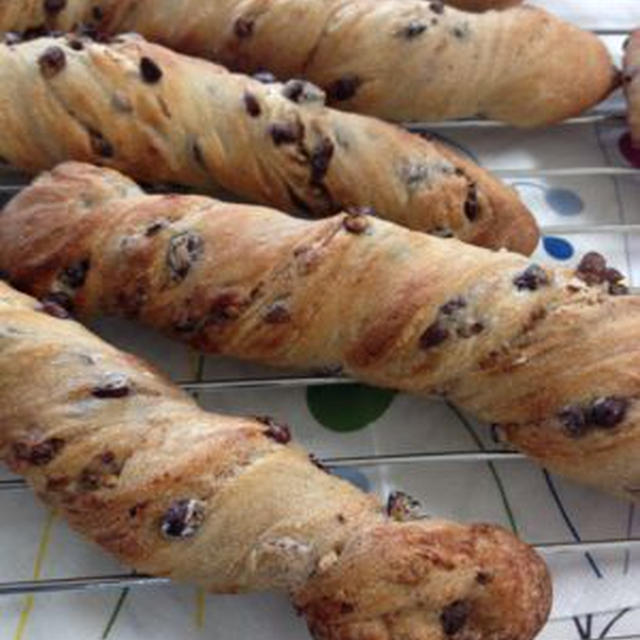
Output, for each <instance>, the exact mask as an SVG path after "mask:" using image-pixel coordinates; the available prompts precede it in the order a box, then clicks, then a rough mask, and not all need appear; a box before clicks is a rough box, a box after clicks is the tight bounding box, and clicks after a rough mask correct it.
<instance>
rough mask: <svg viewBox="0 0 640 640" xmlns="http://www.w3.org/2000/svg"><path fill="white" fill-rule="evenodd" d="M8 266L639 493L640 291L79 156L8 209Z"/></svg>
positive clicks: (583, 273) (54, 293) (2, 227)
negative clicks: (469, 425)
mask: <svg viewBox="0 0 640 640" xmlns="http://www.w3.org/2000/svg"><path fill="white" fill-rule="evenodd" d="M0 269H2V270H4V271H6V272H7V274H8V277H9V278H10V280H11V281H12V282H13V283H15V285H16V286H17V287H18V288H21V289H24V290H25V291H29V292H31V293H34V294H35V295H37V296H38V297H48V298H49V299H53V300H56V301H57V302H58V303H60V304H63V305H64V306H65V307H67V308H68V309H69V310H71V311H74V312H76V313H78V314H79V315H80V316H84V317H91V316H95V315H98V314H115V315H122V316H127V317H130V318H135V319H137V320H138V321H139V322H141V323H143V324H145V325H148V326H150V327H155V328H157V329H159V330H161V331H163V332H164V333H166V334H168V335H170V336H173V337H174V338H177V339H179V340H182V341H184V342H185V343H187V344H190V345H192V346H193V347H195V348H197V349H201V350H202V351H205V352H208V353H219V354H225V355H229V356H235V357H239V358H244V359H247V360H254V361H257V362H262V363H267V364H271V365H277V366H284V367H289V368H292V367H299V368H305V369H315V370H324V371H327V370H329V371H334V372H335V371H343V372H344V374H346V375H349V376H351V377H354V378H357V379H359V380H362V381H365V382H368V383H371V384H374V385H379V386H384V387H392V388H395V389H400V390H404V391H409V392H412V393H418V394H439V395H441V396H443V397H445V398H448V399H449V400H450V401H452V402H455V403H457V404H458V405H459V406H460V407H461V408H463V409H466V410H467V411H469V412H471V413H472V414H474V415H475V416H476V417H478V418H479V419H481V420H484V421H486V422H491V423H495V424H498V425H500V426H501V429H502V431H503V432H504V433H505V435H506V437H507V438H508V439H509V441H510V442H512V443H513V444H515V445H516V446H517V447H519V448H520V449H522V450H523V451H524V452H526V453H528V454H530V455H531V456H533V457H534V458H535V459H537V460H539V461H540V462H541V463H543V464H544V465H545V466H547V467H549V468H551V469H554V470H556V471H558V472H559V473H563V474H565V475H567V476H569V477H572V478H574V479H576V480H579V481H582V482H586V483H589V484H592V485H594V486H597V487H601V488H603V489H607V490H610V491H613V492H615V493H617V494H619V495H622V496H625V497H627V498H635V499H637V498H638V497H640V402H639V401H638V397H639V396H640V377H639V376H638V371H639V370H640V297H637V296H632V295H626V294H627V288H626V287H625V286H624V284H623V283H622V275H621V274H620V273H619V272H617V271H616V270H615V269H612V268H609V267H607V265H606V263H605V261H604V259H603V258H602V257H600V256H598V255H597V254H589V255H587V256H585V258H584V259H583V261H582V262H581V263H580V265H579V267H578V268H577V270H576V269H551V268H547V267H544V266H541V265H538V264H536V263H534V262H532V261H531V260H530V259H528V258H526V257H524V256H521V255H517V254H514V253H509V252H507V251H499V252H495V251H488V250H486V249H481V248H478V247H472V246H470V245H464V244H462V243H460V242H458V241H457V240H455V239H441V238H433V237H430V236H428V235H426V234H420V233H416V232H411V231H408V230H407V229H404V228H402V227H399V226H396V225H393V224H391V223H389V222H385V221H383V220H379V219H377V218H375V217H371V216H368V215H365V214H362V213H343V214H339V215H337V216H334V217H331V218H328V219H326V220H319V221H306V220H299V219H295V218H292V217H290V216H286V215H284V214H282V213H280V212H278V211H274V210H270V209H266V208H261V207H255V206H249V205H240V204H228V203H223V202H219V201H215V200H211V199H208V198H205V197H196V196H181V195H155V196H150V195H146V194H145V193H143V192H142V191H141V190H140V189H139V188H138V187H137V186H136V185H135V184H134V183H133V182H132V181H131V180H129V179H128V178H125V177H124V176H122V175H119V174H117V173H115V172H113V171H110V170H107V169H99V168H96V167H92V166H89V165H82V164H73V163H71V164H66V165H62V166H61V167H59V168H57V169H56V170H54V171H53V172H52V173H49V174H45V175H43V176H42V177H41V178H39V179H38V180H37V181H36V182H35V183H34V184H33V186H31V187H28V188H27V189H25V190H24V191H23V192H22V193H21V194H20V195H18V196H17V197H16V198H15V199H14V200H13V201H12V202H10V203H9V205H8V206H7V207H6V209H5V210H4V211H3V213H2V214H0Z"/></svg>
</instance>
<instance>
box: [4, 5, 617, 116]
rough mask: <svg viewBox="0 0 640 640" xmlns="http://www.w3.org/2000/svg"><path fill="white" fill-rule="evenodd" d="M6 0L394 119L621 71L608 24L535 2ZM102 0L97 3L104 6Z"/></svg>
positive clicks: (497, 106) (491, 104)
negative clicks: (480, 5)
mask: <svg viewBox="0 0 640 640" xmlns="http://www.w3.org/2000/svg"><path fill="white" fill-rule="evenodd" d="M44 4H46V3H43V0H4V2H2V5H1V6H0V29H5V30H9V29H19V30H21V29H25V28H28V27H34V26H36V27H37V26H44V27H45V28H54V29H61V30H63V31H67V30H69V29H70V28H73V27H74V26H77V25H78V24H80V23H82V22H85V23H88V24H89V25H90V29H93V30H97V31H99V32H106V33H119V32H122V31H135V32H138V33H141V34H142V35H144V36H145V37H146V38H148V39H149V40H154V41H157V42H160V43H162V44H165V45H167V46H170V47H171V48H173V49H175V50H178V51H182V52H184V53H190V54H193V55H198V56H201V57H205V58H210V59H212V60H215V61H216V62H219V63H221V64H224V65H226V66H227V67H229V68H232V69H234V70H236V71H242V72H251V73H253V72H255V71H257V70H259V69H267V70H269V71H271V72H273V73H275V74H276V76H278V77H279V78H282V79H289V78H300V77H305V78H307V79H308V80H310V81H312V82H314V83H315V84H317V85H318V86H320V87H322V88H323V89H325V90H326V92H327V94H328V96H329V99H330V101H331V103H332V104H333V105H335V106H337V107H340V108H344V109H346V110H349V111H357V112H360V113H365V114H369V115H376V116H378V117H382V118H385V119H389V120H399V121H434V120H442V119H448V118H462V117H466V116H475V115H484V116H487V117H488V118H492V119H497V120H502V121H504V122H508V123H510V124H514V125H519V126H540V125H546V124H549V123H552V122H557V121H560V120H564V119H565V118H569V117H571V116H574V115H576V114H578V113H580V112H582V111H584V110H585V109H588V108H589V107H591V106H592V105H594V104H596V103H598V102H600V101H601V100H602V99H603V98H604V97H605V96H606V95H607V94H608V93H609V92H610V91H611V90H612V89H613V88H615V87H616V86H618V84H619V78H618V74H617V72H615V70H614V68H613V63H612V60H611V58H610V56H609V54H608V52H607V50H606V48H605V46H604V45H603V43H602V42H601V41H600V40H599V38H598V37H597V36H595V35H594V34H592V33H590V32H587V31H583V30H580V29H579V28H577V27H575V26H573V25H571V24H568V23H566V22H563V21H562V20H560V19H558V18H556V17H555V16H552V15H551V14H549V13H547V12H545V11H544V10H542V9H538V8H534V7H531V6H522V7H514V8H512V9H509V10H506V11H489V12H486V13H466V12H461V11H458V10H457V9H454V8H451V7H444V5H443V4H442V3H441V2H439V1H438V0H436V1H435V2H425V1H424V0H403V1H402V2H398V1H397V0H350V1H347V2H345V0H276V1H274V0H271V1H270V2H265V0H243V1H242V2H240V1H239V0H208V1H203V0H190V1H187V0H183V1H182V2H175V0H102V1H99V0H91V1H89V0H67V2H66V6H65V8H64V9H62V10H61V11H57V12H49V13H47V12H46V11H45V9H44ZM96 7H97V12H96Z"/></svg>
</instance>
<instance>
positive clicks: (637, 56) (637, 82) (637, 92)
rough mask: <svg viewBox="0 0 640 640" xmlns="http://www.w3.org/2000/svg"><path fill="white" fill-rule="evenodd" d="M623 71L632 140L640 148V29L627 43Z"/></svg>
mask: <svg viewBox="0 0 640 640" xmlns="http://www.w3.org/2000/svg"><path fill="white" fill-rule="evenodd" d="M623 71H624V75H623V80H624V85H625V94H626V96H627V109H628V114H627V119H628V121H629V128H630V129H631V140H632V142H633V144H634V146H637V147H640V29H638V30H637V31H634V32H633V33H632V34H631V37H630V38H629V40H628V41H627V42H626V43H625V53H624V69H623Z"/></svg>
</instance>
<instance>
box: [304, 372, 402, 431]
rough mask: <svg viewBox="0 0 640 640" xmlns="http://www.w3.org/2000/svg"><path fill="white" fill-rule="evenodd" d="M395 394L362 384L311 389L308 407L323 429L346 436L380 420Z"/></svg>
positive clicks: (308, 395) (308, 393)
mask: <svg viewBox="0 0 640 640" xmlns="http://www.w3.org/2000/svg"><path fill="white" fill-rule="evenodd" d="M395 394H396V392H395V391H387V390H385V389H374V388H373V387H367V386H365V385H362V384H349V385H324V386H318V387H309V388H308V389H307V406H308V407H309V411H310V412H311V415H313V417H314V418H315V419H316V420H317V421H318V422H319V423H320V424H321V425H322V426H323V427H326V428H327V429H331V431H340V432H342V433H346V432H348V431H357V430H358V429H363V428H364V427H366V426H367V425H368V424H370V423H372V422H373V421H374V420H377V419H378V418H379V417H380V416H382V415H383V414H384V412H385V411H386V410H387V409H388V408H389V406H390V405H391V403H392V402H393V397H394V396H395Z"/></svg>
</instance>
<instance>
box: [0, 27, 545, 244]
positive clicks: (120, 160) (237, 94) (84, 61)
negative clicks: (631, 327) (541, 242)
mask: <svg viewBox="0 0 640 640" xmlns="http://www.w3.org/2000/svg"><path fill="white" fill-rule="evenodd" d="M0 86H2V87H3V95H4V96H5V99H3V100H1V101H0V156H4V158H5V159H7V160H8V161H10V162H11V163H13V164H14V165H16V166H18V167H21V168H23V169H26V170H28V171H32V172H35V171H39V170H41V169H47V168H52V167H53V166H55V165H56V164H57V163H58V162H61V161H63V160H86V161H93V162H98V163H99V164H107V165H110V166H112V167H115V168H119V169H121V170H123V171H126V172H127V173H129V174H130V175H131V176H132V177H134V178H137V179H139V180H142V181H147V182H158V181H162V182H169V183H179V184H183V185H192V186H194V187H196V188H198V189H201V190H208V191H213V192H216V191H217V192H220V191H221V189H222V190H224V191H223V193H224V192H225V191H230V192H233V193H235V194H238V195H239V196H241V197H244V198H247V199H249V200H253V201H255V202H260V203H268V204H271V205H273V206H276V207H278V208H279V209H282V210H285V211H297V212H299V213H303V214H305V215H307V216H309V215H311V216H318V215H327V214H331V213H336V212H337V211H340V210H341V208H342V207H345V208H346V207H350V206H371V207H374V208H375V210H376V211H377V212H379V214H380V215H383V216H386V217H389V218H391V219H393V220H395V221H396V222H399V223H400V224H405V225H407V226H409V227H411V228H414V229H418V230H422V231H428V232H432V233H438V234H445V235H451V234H455V235H457V236H458V237H459V238H460V239H462V240H465V241H468V242H472V243H478V244H483V245H486V246H490V247H494V248H496V247H502V246H506V247H509V248H511V249H512V250H515V251H521V252H523V253H531V251H533V249H534V247H535V245H536V242H537V239H538V232H537V229H536V226H535V223H534V221H533V218H532V217H531V214H530V213H529V212H528V210H527V209H526V208H525V206H524V205H523V204H522V203H521V202H520V200H519V199H518V197H517V195H516V194H515V192H514V191H512V190H511V189H510V188H508V187H506V186H504V185H502V184H501V183H499V182H498V181H497V180H495V179H494V178H493V177H491V176H490V175H489V174H488V173H486V172H485V171H483V170H482V169H480V168H479V167H477V166H476V165H474V164H473V163H472V162H469V161H467V160H465V159H463V158H462V157H459V156H458V155H457V154H455V153H454V152H452V151H450V150H449V149H448V148H446V147H445V146H443V145H441V144H438V143H437V142H429V141H427V140H424V139H422V138H421V137H420V136H418V135H415V134H411V133H408V132H406V131H402V130H401V129H399V128H397V127H395V126H392V125H389V124H386V123H383V122H379V121H376V120H373V119H370V118H364V117H362V116H356V115H352V114H346V113H341V112H339V111H332V110H329V109H325V108H324V107H323V106H322V95H321V94H320V95H319V94H318V90H316V89H315V88H314V87H313V86H312V85H308V84H305V83H303V82H300V81H294V82H290V83H288V84H286V85H284V87H283V86H282V85H279V84H263V83H261V82H258V81H257V80H252V79H250V78H247V77H245V76H241V75H234V74H230V73H227V72H226V71H225V70H224V69H222V68H221V67H218V66H215V65H213V64H211V63H208V62H204V61H201V60H196V59H190V58H187V57H184V56H180V55H177V54H174V53H173V52H171V51H169V50H168V49H164V48H162V47H159V46H156V45H151V44H148V43H146V42H144V41H143V40H141V39H137V38H131V37H125V38H123V41H122V42H120V43H116V44H112V45H104V44H98V43H94V42H91V41H89V40H86V39H85V40H84V41H82V40H79V39H76V38H75V37H72V38H69V39H67V38H58V39H50V38H42V39H38V40H34V41H31V42H26V43H23V44H20V45H15V46H2V45H0ZM318 98H319V99H320V102H317V99H318Z"/></svg>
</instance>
